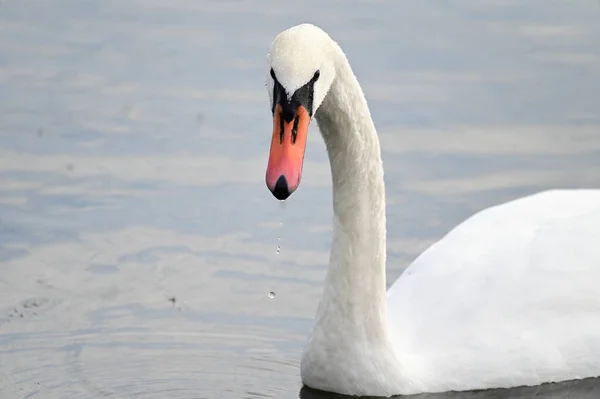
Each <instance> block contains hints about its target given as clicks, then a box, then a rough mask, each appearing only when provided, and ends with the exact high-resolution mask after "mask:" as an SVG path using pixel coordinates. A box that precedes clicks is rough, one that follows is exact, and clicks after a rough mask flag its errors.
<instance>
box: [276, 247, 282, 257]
mask: <svg viewBox="0 0 600 399" xmlns="http://www.w3.org/2000/svg"><path fill="white" fill-rule="evenodd" d="M279 252H281V245H278V246H277V252H276V253H277V255H279Z"/></svg>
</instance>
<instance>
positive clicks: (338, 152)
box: [266, 24, 600, 396]
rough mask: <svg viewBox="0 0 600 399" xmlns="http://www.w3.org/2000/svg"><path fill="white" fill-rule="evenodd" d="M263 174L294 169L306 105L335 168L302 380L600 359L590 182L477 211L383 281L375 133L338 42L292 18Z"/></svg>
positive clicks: (462, 376)
mask: <svg viewBox="0 0 600 399" xmlns="http://www.w3.org/2000/svg"><path fill="white" fill-rule="evenodd" d="M268 63H269V65H268V72H267V76H266V85H267V88H268V91H269V95H270V99H271V105H272V110H273V116H274V125H273V127H274V128H273V139H272V144H271V151H270V156H269V163H268V167H267V173H266V183H267V186H268V187H269V189H270V190H271V191H272V193H273V194H274V195H275V197H277V198H279V199H285V198H287V197H288V196H289V195H290V194H291V193H292V192H293V191H294V190H295V189H296V188H297V187H298V184H299V182H300V175H301V171H302V164H303V157H304V148H305V143H306V134H307V130H308V125H309V122H310V120H311V117H312V114H313V113H314V116H315V118H316V120H317V123H318V125H319V129H320V131H321V134H322V136H323V138H324V140H325V143H326V147H327V151H328V153H329V159H330V163H331V174H332V179H333V208H334V220H333V240H332V248H331V257H330V264H329V269H328V271H327V277H326V280H325V288H324V292H323V296H322V298H321V302H320V305H319V309H318V312H317V315H316V319H315V325H314V328H313V331H312V333H311V335H310V338H309V340H308V343H307V345H306V348H305V351H304V353H303V356H302V362H301V376H302V381H303V383H304V384H305V385H306V386H309V387H312V388H316V389H321V390H325V391H332V392H338V393H342V394H348V395H372V396H390V395H395V394H414V393H420V392H442V391H451V390H457V391H463V390H472V389H485V388H497V387H512V386H519V385H538V384H540V383H543V382H551V381H564V380H571V379H579V378H584V377H594V376H599V375H600V190H572V191H560V190H557V191H548V192H543V193H540V194H536V195H533V196H530V197H526V198H522V199H519V200H515V201H512V202H509V203H506V204H503V205H499V206H496V207H492V208H489V209H486V210H484V211H482V212H479V213H477V214H476V215H474V216H473V217H471V218H469V219H468V220H467V221H465V222H463V223H462V224H460V225H459V226H458V227H456V228H454V229H453V230H452V231H451V232H450V233H448V234H447V235H446V236H445V237H444V238H443V239H441V240H440V241H438V242H437V243H435V244H434V245H432V246H431V247H430V248H429V249H427V250H426V251H425V252H424V253H423V254H422V255H421V256H419V257H418V258H417V259H416V260H415V261H414V262H413V263H412V264H411V265H410V266H409V267H408V268H407V269H406V271H405V272H404V273H403V274H402V275H401V276H400V278H399V279H398V280H397V281H396V282H395V283H394V285H393V286H392V287H391V288H390V290H389V291H388V293H387V295H386V282H385V262H386V245H385V235H386V226H385V225H386V221H385V188H384V180H383V166H382V161H381V156H380V146H379V140H378V137H377V134H376V131H375V127H374V125H373V121H372V119H371V116H370V113H369V108H368V106H367V102H366V100H365V97H364V95H363V92H362V90H361V88H360V86H359V84H358V82H357V80H356V77H355V76H354V74H353V72H352V70H351V67H350V65H349V63H348V61H347V59H346V57H345V55H344V53H343V52H342V50H341V48H340V47H339V46H338V44H337V43H336V42H334V41H333V40H332V39H331V38H330V37H329V36H328V35H327V34H326V33H325V32H323V31H322V30H321V29H319V28H317V27H315V26H313V25H309V24H303V25H299V26H295V27H293V28H290V29H288V30H286V31H284V32H281V33H280V34H279V35H277V37H276V38H275V40H274V41H273V43H272V45H271V49H270V53H269V55H268Z"/></svg>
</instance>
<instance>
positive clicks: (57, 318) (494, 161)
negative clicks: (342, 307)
mask: <svg viewBox="0 0 600 399" xmlns="http://www.w3.org/2000/svg"><path fill="white" fill-rule="evenodd" d="M301 22H313V23H316V24H318V25H320V26H322V27H323V28H324V29H326V30H327V31H329V32H330V34H331V35H332V36H333V37H334V38H335V39H336V40H337V41H338V42H339V43H340V44H341V45H342V47H343V48H344V49H345V51H346V53H347V55H348V57H349V59H350V61H351V63H352V65H353V67H354V70H355V72H356V74H357V76H358V78H359V80H360V81H361V83H362V85H363V87H364V90H365V93H366V95H367V97H368V100H369V102H370V105H371V109H372V114H373V117H374V119H375V121H376V125H377V128H378V130H379V133H380V136H381V143H382V147H383V154H384V161H385V169H386V183H387V195H388V240H389V241H388V250H389V271H388V276H389V279H390V281H393V280H394V279H395V278H396V277H397V276H398V275H399V274H400V273H401V271H402V270H403V268H404V267H405V266H406V265H407V264H408V263H409V262H410V261H411V260H412V259H414V257H415V256H416V255H417V254H418V253H420V252H421V251H422V250H423V249H424V248H426V246H427V245H429V244H430V243H431V242H433V241H435V240H436V239H439V238H440V237H441V236H442V235H443V234H444V233H445V232H447V231H448V230H449V229H450V228H451V227H452V226H454V225H456V224H457V223H459V222H460V221H462V220H463V219H464V218H465V217H467V216H468V215H470V214H472V213H474V212H476V211H477V210H479V209H482V208H484V207H487V206H489V205H492V204H496V203H499V202H502V201H505V200H509V199H512V198H515V197H517V196H521V195H525V194H529V193H533V192H536V191H538V190H542V189H546V188H553V187H598V186H599V185H600V114H599V110H600V96H599V93H600V2H598V1H597V0H587V1H584V0H580V1H577V0H573V1H569V2H566V1H550V0H548V1H544V2H543V5H542V3H541V2H539V1H533V0H531V1H517V0H506V1H493V0H485V1H484V0H455V1H433V0H430V1H423V0H411V1H403V2H394V1H378V2H377V1H346V2H339V1H329V2H320V1H316V0H310V1H303V2H282V1H271V0H269V1H254V2H250V1H192V0H172V1H170V2H167V1H158V0H144V1H142V0H129V1H120V0H119V1H117V0H52V1H50V0H4V1H2V2H0V397H2V398H9V399H12V398H44V399H55V398H56V399H71V398H101V397H111V398H134V397H144V398H261V397H268V398H298V396H299V393H300V388H301V384H300V378H299V367H298V366H299V361H300V353H301V349H302V346H303V344H304V342H305V339H306V336H307V334H308V332H309V329H310V326H311V323H312V317H313V315H314V313H315V310H316V306H317V303H318V299H319V295H320V292H321V288H322V281H323V277H324V273H325V267H326V265H327V260H328V249H329V243H330V238H329V233H330V221H331V216H332V214H331V213H332V210H331V188H330V187H331V186H330V180H329V179H330V175H329V169H328V162H327V158H326V152H325V147H324V145H323V142H322V140H321V138H320V136H319V133H318V131H317V129H316V128H315V127H312V128H311V132H310V137H309V143H308V148H307V156H306V161H305V168H304V176H303V180H302V185H301V187H300V189H299V190H298V191H297V192H296V193H295V194H294V196H292V198H291V199H290V200H289V201H287V202H286V203H284V205H280V204H279V203H278V202H277V201H276V200H275V199H274V198H273V197H272V195H271V194H270V193H269V192H268V190H267V188H266V186H265V183H264V172H265V167H266V161H267V155H268V147H269V143H270V136H271V123H272V122H271V113H270V110H269V104H268V97H267V93H266V91H265V89H264V83H263V79H264V75H265V55H266V53H267V51H268V47H269V45H270V43H271V40H272V38H273V37H274V36H275V34H277V33H278V32H279V31H281V30H283V29H285V28H287V27H289V26H292V25H294V24H297V23H301ZM281 222H283V224H281ZM278 245H281V253H280V254H277V253H276V248H277V246H278ZM271 291H273V292H274V293H275V297H274V298H273V299H270V298H269V292H271ZM599 390H600V383H599V382H595V381H584V382H580V383H570V384H562V385H559V386H545V387H536V388H531V389H526V390H523V389H515V390H509V391H500V392H495V393H474V394H472V395H466V394H460V395H455V396H452V395H441V396H435V397H436V398H438V397H440V398H443V397H453V398H507V397H519V398H521V397H522V398H529V397H532V396H534V395H538V396H539V397H548V398H564V397H573V398H577V397H590V398H592V397H594V398H595V397H598V396H599V395H600V394H599V393H598V391H599ZM301 396H302V398H304V399H315V398H330V397H332V396H329V395H325V396H322V395H320V394H317V393H315V392H310V391H303V392H302V393H301ZM426 397H429V396H426Z"/></svg>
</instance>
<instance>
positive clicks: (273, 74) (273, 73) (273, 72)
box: [271, 68, 276, 80]
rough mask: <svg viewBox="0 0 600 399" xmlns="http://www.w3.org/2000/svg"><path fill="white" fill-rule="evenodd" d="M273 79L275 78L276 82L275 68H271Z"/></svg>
mask: <svg viewBox="0 0 600 399" xmlns="http://www.w3.org/2000/svg"><path fill="white" fill-rule="evenodd" d="M271 77H272V78H273V80H276V79H275V71H274V70H273V68H271Z"/></svg>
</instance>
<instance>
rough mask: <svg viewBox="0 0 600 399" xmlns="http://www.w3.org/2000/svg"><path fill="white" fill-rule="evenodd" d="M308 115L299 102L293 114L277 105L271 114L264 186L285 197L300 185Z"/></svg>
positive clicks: (282, 197) (274, 193)
mask: <svg viewBox="0 0 600 399" xmlns="http://www.w3.org/2000/svg"><path fill="white" fill-rule="evenodd" d="M309 124H310V115H309V113H308V111H307V110H306V108H304V107H303V106H302V105H300V106H298V108H297V109H296V110H295V113H292V112H285V111H283V109H282V107H281V105H279V104H278V105H277V107H276V108H275V112H274V113H273V138H272V140H271V152H270V154H269V164H268V166H267V187H268V188H269V190H271V192H272V193H273V195H274V196H275V198H277V199H278V200H285V199H286V198H287V197H289V196H290V195H291V194H292V193H293V192H294V191H295V190H296V189H297V188H298V185H299V184H300V178H301V177H302V164H303V162H304V150H305V148H306V134H307V133H308V125H309Z"/></svg>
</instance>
